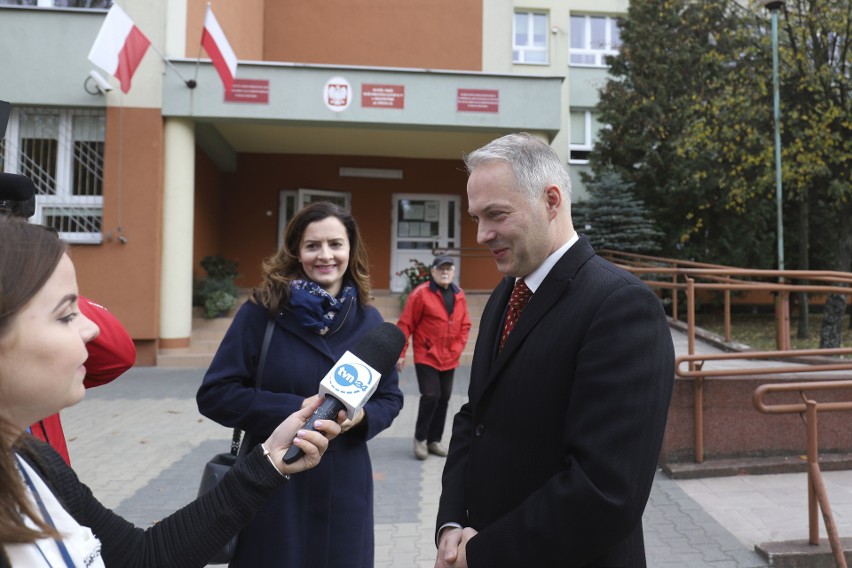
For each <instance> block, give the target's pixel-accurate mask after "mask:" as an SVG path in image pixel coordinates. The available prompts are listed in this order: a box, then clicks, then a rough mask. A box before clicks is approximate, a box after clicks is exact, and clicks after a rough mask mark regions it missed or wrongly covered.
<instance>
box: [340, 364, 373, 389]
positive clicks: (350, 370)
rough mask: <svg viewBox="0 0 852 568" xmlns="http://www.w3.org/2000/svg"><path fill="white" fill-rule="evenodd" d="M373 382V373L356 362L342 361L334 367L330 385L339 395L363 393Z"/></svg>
mask: <svg viewBox="0 0 852 568" xmlns="http://www.w3.org/2000/svg"><path fill="white" fill-rule="evenodd" d="M372 383H373V373H372V371H371V370H370V369H369V368H368V367H367V366H366V365H361V364H358V363H354V362H352V363H342V364H340V365H338V366H337V368H336V369H334V374H333V381H332V383H331V387H332V389H333V390H334V391H336V392H338V393H339V394H341V395H352V394H358V393H363V392H365V391H367V390H368V389H369V388H370V385H371V384H372Z"/></svg>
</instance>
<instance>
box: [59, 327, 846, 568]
mask: <svg viewBox="0 0 852 568" xmlns="http://www.w3.org/2000/svg"><path fill="white" fill-rule="evenodd" d="M672 333H673V337H674V339H675V344H676V348H677V347H678V345H680V346H682V347H683V346H685V339H684V336H683V334H681V333H680V332H677V331H673V332H672ZM677 350H678V353H682V352H683V351H681V349H679V348H677ZM469 371H470V369H469V367H461V368H459V370H458V371H457V373H456V382H455V385H454V394H453V397H452V399H451V402H450V412H449V413H448V418H447V429H446V432H445V437H444V438H445V441H448V440H449V435H450V425H451V421H452V415H453V414H454V413H455V412H456V411H457V410H458V408H459V407H460V406H461V404H463V402H464V400H465V398H466V390H467V383H468V379H469ZM203 374H204V370H203V369H167V368H152V367H137V368H133V369H131V370H130V371H128V373H126V374H125V375H124V376H122V377H120V378H119V379H117V380H116V381H114V382H113V383H110V384H109V385H106V386H103V387H99V388H96V389H90V390H89V391H88V392H87V395H86V399H85V400H84V401H83V402H81V403H80V404H78V405H77V406H75V407H72V408H69V409H67V410H65V411H63V413H62V418H63V424H64V426H65V430H66V435H67V437H68V445H69V451H70V453H71V459H72V462H73V464H74V468H75V470H76V471H77V472H78V474H79V476H80V478H81V479H82V480H83V481H84V482H85V483H87V484H88V485H89V486H90V487H91V488H92V490H93V491H94V493H95V495H96V496H97V497H98V498H99V499H100V500H101V501H102V502H103V503H104V504H105V505H107V506H109V507H111V508H113V509H115V510H116V511H117V512H118V513H120V514H121V515H122V516H124V517H126V518H127V519H129V520H130V521H132V522H134V523H135V524H137V525H139V526H142V527H148V526H151V525H152V524H153V523H155V522H156V521H158V520H159V519H161V518H163V517H164V516H166V515H168V514H169V513H171V512H172V511H174V510H176V509H177V508H179V507H180V506H182V505H183V504H185V503H187V502H188V501H190V500H192V499H193V498H194V497H195V494H196V491H197V487H198V481H199V478H200V472H201V469H202V466H203V464H204V462H205V461H206V460H207V459H208V458H209V457H210V456H212V455H213V454H214V453H218V452H223V451H226V450H227V449H228V447H229V444H230V437H231V431H230V430H229V429H227V428H224V427H222V426H220V425H218V424H215V423H213V422H212V421H210V420H208V419H207V418H204V417H203V416H201V415H200V414H199V413H198V410H197V407H196V405H195V392H196V389H197V388H198V385H199V384H200V382H201V378H202V376H203ZM400 386H401V388H402V390H403V393H404V395H405V406H404V408H403V410H402V412H401V414H400V416H399V417H398V418H397V420H396V421H395V422H394V424H393V425H392V426H391V427H390V428H388V429H387V430H386V431H385V432H383V433H382V434H380V435H379V436H377V437H376V438H375V439H374V440H371V441H370V442H369V446H370V453H371V456H372V461H373V469H374V480H375V494H376V500H375V518H376V527H375V531H376V567H377V568H411V567H416V568H419V567H424V568H425V567H429V568H431V567H432V566H433V565H434V561H435V545H434V542H433V530H434V523H435V515H436V512H437V506H438V499H439V496H440V491H441V486H440V478H441V472H442V468H443V463H444V460H443V459H442V458H437V457H434V456H430V457H429V459H427V460H425V461H422V462H421V461H417V460H415V458H414V456H413V453H412V439H413V432H414V421H415V418H416V414H417V402H418V391H417V381H416V378H415V375H414V369H413V367H412V366H409V367H408V368H406V370H405V371H404V372H403V374H402V376H401V380H400ZM825 476H826V484H827V486H828V493H829V498H830V499H831V504H832V508H833V510H834V514H835V517H836V520H837V521H838V527H839V530H840V536H841V537H848V536H852V472H849V471H839V472H828V473H826V474H825ZM805 479H806V476H805V474H781V475H743V476H736V477H723V478H709V479H697V480H693V479H691V480H672V479H670V478H668V477H667V476H666V475H665V474H663V473H661V472H658V474H657V476H656V478H655V481H654V486H653V490H652V493H651V497H650V499H649V502H648V506H647V508H646V511H645V515H644V518H643V522H644V528H645V542H646V548H647V556H648V566H649V567H651V568H675V567H678V568H681V567H689V568H711V567H713V568H728V567H730V568H735V567H736V568H752V567H759V566H767V563H766V561H765V560H763V559H762V558H761V557H760V556H759V555H757V553H755V551H754V547H755V545H756V544H759V543H762V542H768V541H773V540H786V539H806V538H807V534H808V533H807V522H808V521H807V510H806V506H805V504H804V500H805V499H806V481H805ZM821 530H822V535H823V537H824V535H825V531H824V529H821Z"/></svg>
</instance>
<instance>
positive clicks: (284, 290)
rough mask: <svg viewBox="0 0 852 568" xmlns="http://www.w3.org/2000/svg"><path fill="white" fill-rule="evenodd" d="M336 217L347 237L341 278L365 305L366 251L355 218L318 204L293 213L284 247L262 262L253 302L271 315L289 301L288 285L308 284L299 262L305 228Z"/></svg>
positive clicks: (367, 281) (367, 284) (330, 205)
mask: <svg viewBox="0 0 852 568" xmlns="http://www.w3.org/2000/svg"><path fill="white" fill-rule="evenodd" d="M328 217H335V218H337V219H339V220H340V222H341V223H343V226H344V227H346V236H347V237H349V266H348V267H347V268H346V274H345V275H344V278H345V279H347V280H351V281H352V283H353V284H355V287H356V288H357V289H358V301H359V302H361V304H362V305H367V304H369V303H370V301H371V300H372V295H371V291H370V272H369V264H368V262H367V249H366V248H364V243H363V242H362V240H361V233H360V232H359V230H358V224H357V223H356V222H355V218H354V217H352V215H351V214H350V213H348V212H347V211H346V210H344V209H343V208H342V207H339V206H338V205H335V204H334V203H329V202H327V201H320V202H317V203H311V204H310V205H307V206H305V207H304V208H303V209H302V210H301V211H299V212H298V213H296V214H295V215H294V216H293V218H292V219H290V222H289V223H287V228H286V229H285V231H284V244H283V245H282V246H281V248H280V249H278V252H276V253H275V254H273V255H272V256H270V257H269V258H267V259H265V260H264V261H263V282H262V283H261V284H260V286H258V287H257V288H255V289H254V291H253V292H252V301H253V302H254V303H256V304H258V305H261V306H263V307H265V308H266V309H267V310H269V311H270V312H276V311H278V310H279V309H281V308H282V307H283V306H284V305H286V304H287V302H288V301H289V300H290V282H292V281H293V280H307V279H308V277H307V275H306V274H305V271H304V270H303V269H302V265H301V263H300V262H299V246H300V245H301V244H302V237H303V236H304V234H305V230H306V229H307V228H308V225H310V224H311V223H315V222H317V221H322V220H323V219H327V218H328Z"/></svg>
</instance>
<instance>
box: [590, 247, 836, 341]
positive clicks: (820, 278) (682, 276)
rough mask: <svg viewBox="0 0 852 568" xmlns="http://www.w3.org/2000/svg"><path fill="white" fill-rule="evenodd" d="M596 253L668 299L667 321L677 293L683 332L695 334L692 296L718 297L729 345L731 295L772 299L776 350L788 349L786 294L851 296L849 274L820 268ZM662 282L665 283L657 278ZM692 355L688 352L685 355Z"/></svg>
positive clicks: (676, 313)
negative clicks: (684, 309) (683, 310)
mask: <svg viewBox="0 0 852 568" xmlns="http://www.w3.org/2000/svg"><path fill="white" fill-rule="evenodd" d="M599 252H600V254H601V255H602V256H604V257H606V258H608V259H609V260H611V261H612V262H614V263H615V264H618V265H619V266H621V267H623V268H625V269H626V270H629V271H630V272H632V273H634V274H636V275H637V276H639V277H640V278H642V279H643V280H644V281H645V283H646V284H648V285H649V286H650V287H651V288H654V289H657V290H660V291H661V293H662V295H663V296H665V295H666V294H667V293H669V294H670V295H671V311H672V318H673V319H675V320H678V319H679V315H680V314H679V307H680V306H679V298H678V296H679V294H678V292H684V293H685V294H686V301H687V325H688V332H687V333H688V334H689V336H690V338H691V339H694V333H695V292H696V291H700V290H708V291H718V292H721V293H722V295H723V309H724V336H725V341H727V342H730V341H731V304H732V300H731V294H732V292H763V293H768V294H771V295H774V296H775V343H776V349H778V350H779V351H786V350H789V349H790V347H791V345H790V302H789V299H790V294H792V293H811V294H845V295H847V296H852V273H849V272H837V271H826V270H819V271H817V270H757V269H748V268H736V267H732V266H724V265H718V264H708V263H702V262H692V261H686V260H675V259H671V258H664V257H658V256H649V255H641V254H634V253H625V252H620V251H613V250H602V251H599ZM663 278H665V280H664V279H663ZM692 353H694V351H693V350H691V349H690V354H692Z"/></svg>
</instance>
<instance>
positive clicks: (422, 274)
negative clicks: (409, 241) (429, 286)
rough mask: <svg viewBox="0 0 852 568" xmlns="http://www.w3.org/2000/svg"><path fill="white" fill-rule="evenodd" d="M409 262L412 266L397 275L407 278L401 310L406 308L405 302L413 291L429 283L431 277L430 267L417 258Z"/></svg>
mask: <svg viewBox="0 0 852 568" xmlns="http://www.w3.org/2000/svg"><path fill="white" fill-rule="evenodd" d="M409 262H411V266H409V267H408V268H404V269H402V270H400V271H399V272H397V273H396V275H397V276H404V277H405V289H404V290H403V291H402V294H401V295H400V297H399V307H400V308H404V307H405V301H406V300H407V299H408V295H409V294H410V293H411V291H412V290H414V289H415V288H417V286H419V285H420V284H422V283H424V282H428V281H429V277H430V275H431V273H430V272H429V267H428V266H426V265H425V264H423V263H422V262H420V261H419V260H417V259H416V258H412V259H410V260H409Z"/></svg>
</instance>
